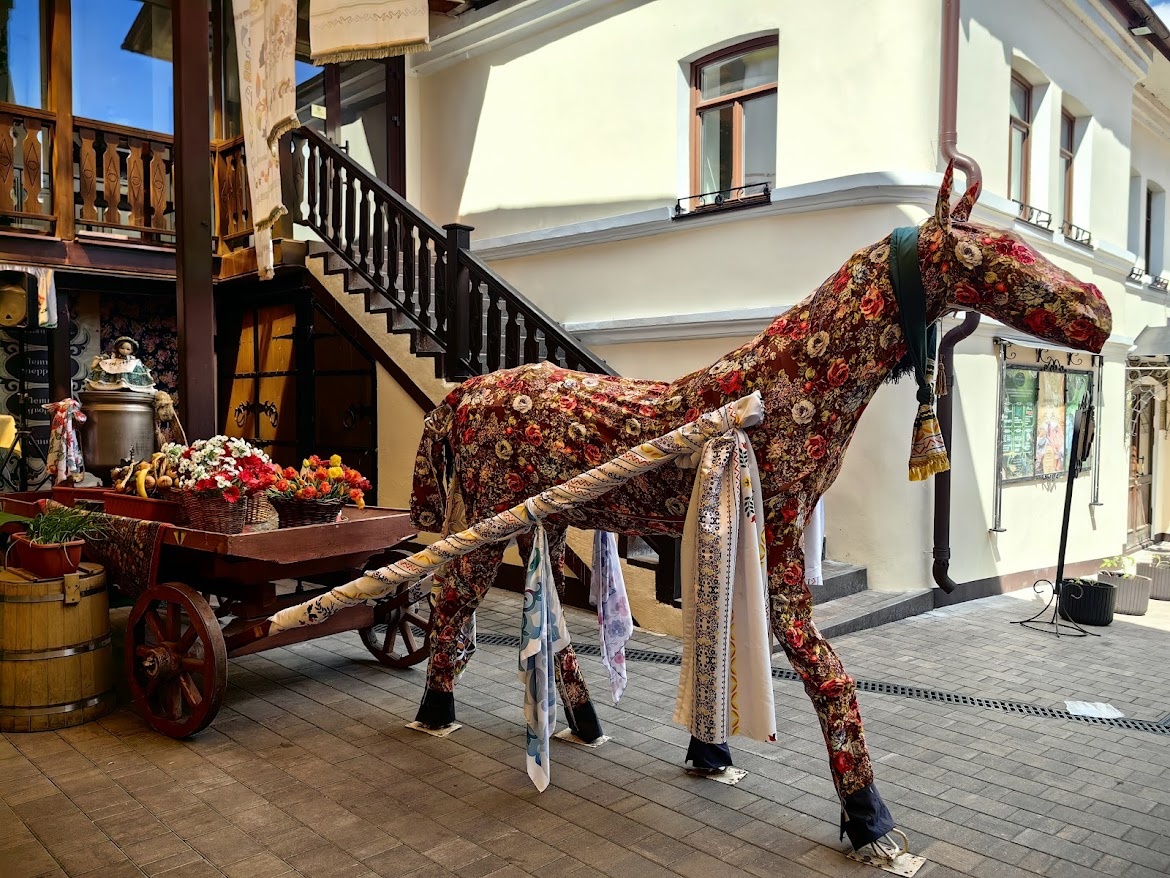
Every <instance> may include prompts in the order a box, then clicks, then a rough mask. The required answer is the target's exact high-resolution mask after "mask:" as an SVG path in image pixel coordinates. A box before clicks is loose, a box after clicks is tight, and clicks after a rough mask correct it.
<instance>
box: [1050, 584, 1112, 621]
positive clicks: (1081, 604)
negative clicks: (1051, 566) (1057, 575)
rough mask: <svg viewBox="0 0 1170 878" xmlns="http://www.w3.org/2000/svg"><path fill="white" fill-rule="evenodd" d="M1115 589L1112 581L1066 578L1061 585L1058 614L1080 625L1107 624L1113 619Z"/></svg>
mask: <svg viewBox="0 0 1170 878" xmlns="http://www.w3.org/2000/svg"><path fill="white" fill-rule="evenodd" d="M1116 601H1117V589H1115V588H1114V587H1113V585H1112V583H1104V582H1094V581H1093V580H1091V579H1066V580H1064V581H1063V583H1062V586H1061V595H1060V615H1061V617H1062V618H1064V619H1067V620H1068V621H1070V622H1076V623H1078V624H1080V625H1108V624H1110V623H1111V622H1112V621H1113V608H1114V606H1115V604H1116Z"/></svg>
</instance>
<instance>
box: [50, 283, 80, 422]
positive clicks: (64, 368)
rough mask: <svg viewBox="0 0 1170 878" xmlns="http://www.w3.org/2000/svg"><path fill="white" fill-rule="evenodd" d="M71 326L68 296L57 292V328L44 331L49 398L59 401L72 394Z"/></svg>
mask: <svg viewBox="0 0 1170 878" xmlns="http://www.w3.org/2000/svg"><path fill="white" fill-rule="evenodd" d="M72 331H73V326H72V322H71V321H70V319H69V297H68V296H67V295H66V294H65V293H64V292H63V291H60V290H59V291H58V293H57V328H56V329H49V330H46V331H45V335H46V336H48V341H49V344H48V347H49V399H50V400H51V401H52V402H60V401H61V400H63V399H68V398H69V397H70V396H72V395H73V366H72V363H71V362H70V359H69V337H70V335H71V334H72Z"/></svg>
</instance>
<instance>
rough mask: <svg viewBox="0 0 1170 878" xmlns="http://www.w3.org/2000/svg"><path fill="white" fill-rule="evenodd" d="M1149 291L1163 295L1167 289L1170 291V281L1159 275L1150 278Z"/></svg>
mask: <svg viewBox="0 0 1170 878" xmlns="http://www.w3.org/2000/svg"><path fill="white" fill-rule="evenodd" d="M1150 289H1151V290H1158V292H1161V293H1164V292H1166V290H1167V289H1170V279H1168V278H1164V277H1162V276H1161V275H1158V276H1157V277H1151V278H1150Z"/></svg>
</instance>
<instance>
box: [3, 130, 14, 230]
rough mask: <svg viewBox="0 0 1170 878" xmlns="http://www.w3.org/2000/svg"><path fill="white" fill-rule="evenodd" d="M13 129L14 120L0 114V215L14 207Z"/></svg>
mask: <svg viewBox="0 0 1170 878" xmlns="http://www.w3.org/2000/svg"><path fill="white" fill-rule="evenodd" d="M15 127H16V120H15V119H14V118H13V117H12V116H10V115H8V114H7V113H0V213H8V212H9V211H11V210H14V209H15V207H16V205H15V203H14V202H13V200H12V190H13V188H14V186H13V184H14V183H15V182H16V181H15V176H16V161H15V156H16V144H15V142H14V138H13V134H12V132H13V129H14V128H15Z"/></svg>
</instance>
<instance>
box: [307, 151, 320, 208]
mask: <svg viewBox="0 0 1170 878" xmlns="http://www.w3.org/2000/svg"><path fill="white" fill-rule="evenodd" d="M305 150H306V151H307V153H308V158H307V159H306V161H307V163H308V166H309V179H308V185H307V186H305V200H306V201H307V202H308V203H309V215H308V216H307V217H306V218H305V222H306V223H308V225H309V228H310V229H318V230H319V229H320V228H321V212H320V211H319V210H318V209H317V204H318V197H319V195H318V193H319V192H320V188H319V187H320V185H321V184H320V183H319V182H318V181H319V178H320V175H321V167H320V166H321V153H320V151H319V150H318V149H317V144H315V143H313V141H311V140H306V141H305Z"/></svg>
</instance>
